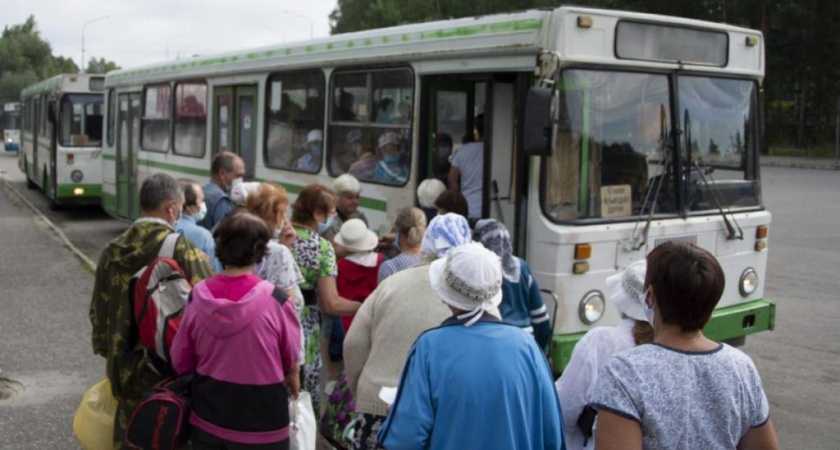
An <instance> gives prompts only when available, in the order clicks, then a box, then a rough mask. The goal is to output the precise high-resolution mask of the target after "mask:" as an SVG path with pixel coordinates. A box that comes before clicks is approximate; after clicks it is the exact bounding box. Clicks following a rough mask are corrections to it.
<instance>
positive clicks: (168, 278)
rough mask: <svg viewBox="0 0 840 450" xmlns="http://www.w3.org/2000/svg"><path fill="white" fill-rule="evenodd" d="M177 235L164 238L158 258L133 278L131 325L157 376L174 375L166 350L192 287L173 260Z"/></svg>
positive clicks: (179, 323)
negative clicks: (135, 328) (132, 318)
mask: <svg viewBox="0 0 840 450" xmlns="http://www.w3.org/2000/svg"><path fill="white" fill-rule="evenodd" d="M179 237H181V235H180V234H178V233H170V234H169V235H168V236H166V239H164V241H163V244H162V245H161V247H160V251H159V252H158V256H157V257H156V258H155V259H153V260H152V262H150V263H149V265H147V266H146V267H144V268H142V269H140V271H139V272H137V273H136V274H135V275H134V277H133V278H132V281H131V282H132V288H131V292H132V303H133V310H134V324H135V325H136V327H137V332H138V334H139V336H140V342H141V343H142V344H143V347H145V352H146V357H147V360H148V362H149V365H150V366H151V367H152V369H153V370H154V371H155V372H157V373H158V374H160V375H164V376H171V375H174V374H175V371H174V370H173V369H172V361H171V360H170V358H169V350H170V349H171V348H172V341H173V340H174V339H175V333H176V332H177V331H178V327H180V325H181V314H182V313H183V311H184V307H185V306H186V305H187V303H188V302H189V298H190V292H191V291H192V285H191V284H190V282H189V281H188V280H187V277H186V275H185V274H184V271H183V269H181V266H180V265H179V264H178V263H177V262H176V261H175V260H174V259H172V257H173V256H174V254H175V244H176V243H177V242H178V238H179Z"/></svg>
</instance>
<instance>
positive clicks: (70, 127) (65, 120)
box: [59, 94, 102, 147]
mask: <svg viewBox="0 0 840 450" xmlns="http://www.w3.org/2000/svg"><path fill="white" fill-rule="evenodd" d="M59 130H60V132H59V140H60V143H61V145H62V146H63V147H99V146H101V145H102V95H101V94H68V95H65V96H63V97H62V98H61V110H60V116H59Z"/></svg>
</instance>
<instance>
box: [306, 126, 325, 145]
mask: <svg viewBox="0 0 840 450" xmlns="http://www.w3.org/2000/svg"><path fill="white" fill-rule="evenodd" d="M323 140H324V133H323V132H322V131H321V130H318V129H315V130H309V133H307V135H306V143H307V144H309V143H311V142H319V141H323Z"/></svg>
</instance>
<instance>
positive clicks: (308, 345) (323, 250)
mask: <svg viewBox="0 0 840 450" xmlns="http://www.w3.org/2000/svg"><path fill="white" fill-rule="evenodd" d="M295 231H296V232H297V238H295V240H294V242H293V243H292V247H291V250H292V255H293V256H294V257H295V261H296V262H297V265H298V268H300V271H301V273H302V274H303V283H301V284H300V288H301V289H302V290H304V291H306V290H309V289H316V288H317V287H318V280H320V279H321V278H324V277H335V276H337V275H338V266H337V265H336V260H335V250H334V249H333V246H332V244H330V243H329V241H327V240H326V239H324V238H322V237H321V235H319V234H318V233H317V232H315V231H312V230H310V229H308V228H304V227H300V226H297V225H296V226H295ZM298 318H299V319H300V325H301V328H303V336H304V343H303V348H304V354H305V359H304V363H303V367H301V374H302V378H303V380H302V381H303V383H302V384H303V389H304V390H305V391H308V392H309V393H310V394H312V406H313V409H314V411H315V412H316V414H317V413H318V411H320V398H319V386H320V380H321V309H320V308H319V307H318V305H317V304H316V305H312V306H308V305H305V304H298Z"/></svg>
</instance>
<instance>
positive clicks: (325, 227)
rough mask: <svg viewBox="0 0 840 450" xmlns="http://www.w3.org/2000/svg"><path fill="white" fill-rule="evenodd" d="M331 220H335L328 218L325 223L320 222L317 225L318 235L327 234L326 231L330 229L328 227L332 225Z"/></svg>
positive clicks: (331, 217)
mask: <svg viewBox="0 0 840 450" xmlns="http://www.w3.org/2000/svg"><path fill="white" fill-rule="evenodd" d="M333 218H335V216H330V217H328V218H327V220H326V221H325V222H321V223H319V224H318V234H324V233H326V232H327V230H329V229H330V225H332V222H333Z"/></svg>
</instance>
